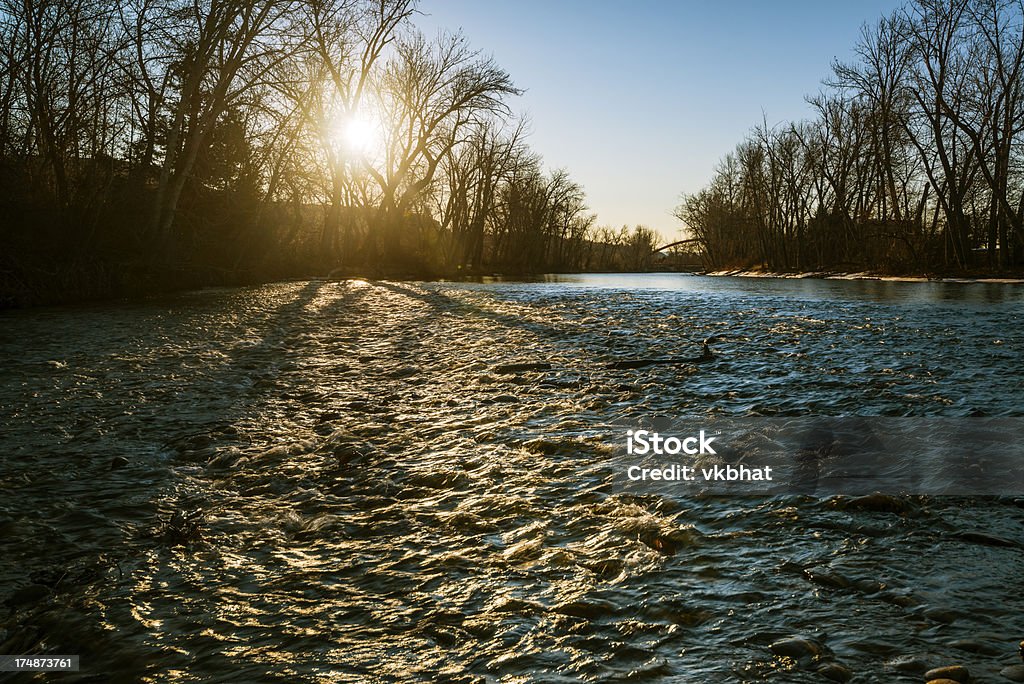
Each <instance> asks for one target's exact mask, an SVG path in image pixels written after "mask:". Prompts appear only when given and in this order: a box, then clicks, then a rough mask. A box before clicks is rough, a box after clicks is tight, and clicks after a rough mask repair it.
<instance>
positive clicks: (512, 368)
mask: <svg viewBox="0 0 1024 684" xmlns="http://www.w3.org/2000/svg"><path fill="white" fill-rule="evenodd" d="M549 370H551V364H550V363H506V364H505V365H504V366H498V367H497V368H495V369H494V372H495V373H522V372H523V371H549Z"/></svg>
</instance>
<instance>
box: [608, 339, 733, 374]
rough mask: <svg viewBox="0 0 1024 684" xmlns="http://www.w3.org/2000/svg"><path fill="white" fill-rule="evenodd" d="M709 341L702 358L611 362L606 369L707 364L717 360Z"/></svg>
mask: <svg viewBox="0 0 1024 684" xmlns="http://www.w3.org/2000/svg"><path fill="white" fill-rule="evenodd" d="M709 341H710V339H709V340H705V341H704V349H703V351H702V353H701V355H700V356H690V357H684V358H679V357H676V358H669V359H629V360H628V361H611V362H610V363H606V364H605V366H604V367H605V368H615V369H622V368H646V367H647V366H673V365H677V364H682V363H705V362H707V361H711V360H712V359H714V358H715V355H714V354H712V353H711V348H710V347H709V346H708V342H709Z"/></svg>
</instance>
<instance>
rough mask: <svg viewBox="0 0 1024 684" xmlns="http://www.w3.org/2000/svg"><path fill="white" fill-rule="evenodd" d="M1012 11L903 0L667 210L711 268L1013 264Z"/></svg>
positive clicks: (1022, 79) (1018, 254)
mask: <svg viewBox="0 0 1024 684" xmlns="http://www.w3.org/2000/svg"><path fill="white" fill-rule="evenodd" d="M1022 25H1024V6H1022V2H1021V0H1013V1H1012V2H1008V1H1006V0H914V1H913V2H911V3H910V4H908V5H907V6H905V7H904V8H903V9H901V10H899V11H897V12H895V13H894V14H893V15H891V16H889V17H886V18H884V19H882V20H881V21H879V22H878V23H877V24H875V25H874V26H869V27H865V28H864V29H863V31H862V36H861V38H860V40H859V42H858V44H857V45H856V58H855V59H854V60H853V61H852V62H851V63H844V62H837V63H835V64H833V65H832V72H833V73H832V76H831V77H830V78H829V79H827V80H826V81H825V86H826V87H825V89H824V91H823V92H821V93H820V94H819V95H817V96H815V97H812V98H809V102H810V103H811V104H812V105H813V107H814V108H815V110H817V116H816V118H814V119H813V120H811V121H804V122H800V123H789V124H785V125H779V126H775V127H769V126H768V125H767V124H763V125H761V126H759V127H757V128H755V129H754V130H753V132H752V133H751V134H750V135H749V136H748V137H747V139H745V140H744V141H743V142H742V143H740V144H739V145H738V146H737V148H736V150H735V152H733V153H732V154H729V155H727V156H726V157H725V158H724V160H723V161H722V162H721V164H720V165H719V167H718V168H717V171H716V175H715V177H714V179H713V180H712V182H711V183H710V185H709V186H708V187H706V188H705V189H704V190H701V191H700V192H698V193H696V194H693V195H684V197H683V199H682V202H681V204H680V206H679V207H678V208H677V211H676V215H677V216H678V218H680V219H681V220H682V221H683V222H684V223H685V224H686V225H687V226H688V227H689V229H690V230H691V231H692V232H693V235H694V237H696V238H697V239H698V240H699V243H700V245H701V247H702V249H703V252H704V258H705V261H706V264H707V265H708V266H709V267H715V268H723V267H739V268H744V267H760V268H767V269H771V270H817V269H842V270H850V269H871V270H882V271H891V272H930V271H965V270H968V269H974V270H989V271H1011V270H1019V269H1020V268H1021V265H1022V263H1024V262H1022V244H1024V242H1022V238H1024V226H1022V220H1024V150H1022V147H1021V140H1020V135H1019V134H1020V133H1021V130H1022V128H1024V29H1022Z"/></svg>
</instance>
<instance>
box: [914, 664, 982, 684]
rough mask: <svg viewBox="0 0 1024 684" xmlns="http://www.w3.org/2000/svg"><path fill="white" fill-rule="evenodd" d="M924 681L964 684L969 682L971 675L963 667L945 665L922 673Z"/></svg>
mask: <svg viewBox="0 0 1024 684" xmlns="http://www.w3.org/2000/svg"><path fill="white" fill-rule="evenodd" d="M924 678H925V681H928V682H931V683H934V682H935V681H936V680H938V681H940V682H942V681H951V682H960V683H961V684H966V682H969V681H971V673H970V672H968V671H967V668H966V667H964V666H963V665H945V666H943V667H936V668H934V669H932V670H928V671H927V672H925V673H924Z"/></svg>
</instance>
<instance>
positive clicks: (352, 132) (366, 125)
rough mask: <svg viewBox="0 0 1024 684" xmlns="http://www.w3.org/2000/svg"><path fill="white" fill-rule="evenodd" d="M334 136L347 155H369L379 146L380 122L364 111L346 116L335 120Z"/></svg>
mask: <svg viewBox="0 0 1024 684" xmlns="http://www.w3.org/2000/svg"><path fill="white" fill-rule="evenodd" d="M334 138H335V140H336V142H337V144H338V145H339V147H340V148H341V149H342V150H343V151H345V152H346V153H348V154H349V155H353V156H359V157H366V156H371V155H372V154H373V153H374V152H376V151H377V149H378V148H379V147H380V140H381V132H380V122H379V121H377V120H376V119H375V118H374V117H372V116H369V115H367V114H364V113H360V114H355V115H353V116H349V117H346V118H344V119H342V120H340V121H338V122H337V124H336V126H335V130H334Z"/></svg>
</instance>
